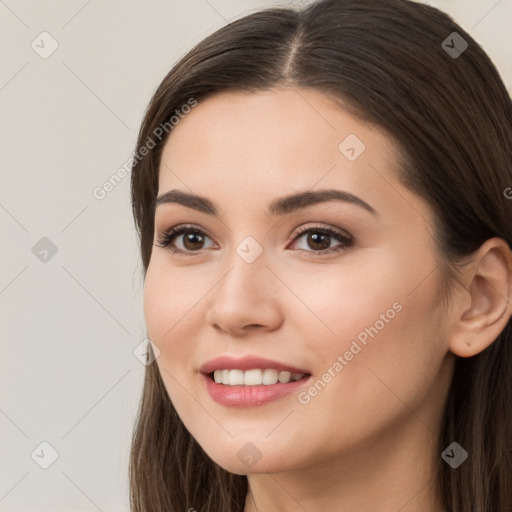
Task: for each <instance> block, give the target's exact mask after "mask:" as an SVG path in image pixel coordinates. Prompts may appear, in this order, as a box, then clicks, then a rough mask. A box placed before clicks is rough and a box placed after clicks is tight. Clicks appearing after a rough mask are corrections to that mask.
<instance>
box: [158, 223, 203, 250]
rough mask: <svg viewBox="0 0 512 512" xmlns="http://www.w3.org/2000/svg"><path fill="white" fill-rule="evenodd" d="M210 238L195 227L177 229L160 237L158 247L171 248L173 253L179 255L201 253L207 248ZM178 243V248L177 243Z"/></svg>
mask: <svg viewBox="0 0 512 512" xmlns="http://www.w3.org/2000/svg"><path fill="white" fill-rule="evenodd" d="M209 239H210V238H209V237H208V236H207V235H206V234H205V233H204V232H203V231H202V230H200V229H198V228H195V227H187V226H182V227H175V228H172V229H170V230H168V231H166V232H164V233H162V235H161V236H160V238H159V239H158V241H157V244H156V245H157V246H158V247H163V248H164V247H169V250H170V251H171V252H177V253H193V252H200V251H202V250H203V249H205V248H207V247H205V240H209ZM176 241H178V245H181V247H180V246H178V247H176V245H175V242H176Z"/></svg>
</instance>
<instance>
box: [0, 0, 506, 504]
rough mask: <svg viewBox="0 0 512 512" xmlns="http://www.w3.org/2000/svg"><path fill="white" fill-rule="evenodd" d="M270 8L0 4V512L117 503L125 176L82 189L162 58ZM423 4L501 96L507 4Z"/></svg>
mask: <svg viewBox="0 0 512 512" xmlns="http://www.w3.org/2000/svg"><path fill="white" fill-rule="evenodd" d="M278 3H280V4H286V2H278V1H272V0H243V1H234V0H209V1H206V0H187V1H185V0H182V1H177V0H166V1H163V0H152V1H149V2H142V1H134V0H104V1H100V0H89V1H86V0H67V1H63V0H62V1H57V0H53V1H50V0H37V1H36V0H0V34H1V35H0V38H1V44H0V54H1V62H2V65H1V67H0V119H1V124H0V126H1V134H0V137H1V141H2V144H1V155H0V156H1V161H0V169H1V173H2V174H1V177H2V186H1V189H0V225H1V233H0V235H1V240H2V246H1V247H2V250H1V255H2V256H1V265H0V318H1V324H0V325H1V343H2V345H1V347H2V351H1V357H0V378H1V381H0V389H1V390H2V391H1V394H0V429H1V430H0V432H1V447H2V448H1V460H2V462H1V464H0V511H12V512H14V511H34V510H37V511H40V512H43V511H52V512H59V511H97V510H100V511H110V512H115V511H126V510H128V487H127V474H128V473H127V465H128V450H129V442H130V435H131V431H132V426H133V422H134V416H135V412H136V409H137V405H138V401H139V398H140V394H141V389H142V378H143V373H144V365H143V364H142V363H141V362H140V361H139V359H137V357H136V355H135V354H134V352H133V351H134V350H135V351H136V353H138V354H139V355H140V354H141V351H140V350H139V352H137V347H138V346H139V345H140V344H141V342H142V341H143V340H144V334H145V330H144V321H143V314H142V281H141V276H140V265H139V260H138V252H137V250H138V248H137V245H136V238H135V232H134V228H133V223H132V217H131V210H130V203H129V175H128V176H127V177H126V178H125V179H124V180H123V181H121V183H119V184H118V185H117V186H116V187H115V188H114V189H113V190H112V191H110V192H109V193H108V194H106V195H105V197H104V198H103V199H97V198H96V197H95V196H94V194H93V191H94V190H95V188H96V187H99V186H101V185H102V184H103V183H104V182H105V181H107V180H108V179H109V178H110V176H111V175H112V174H114V173H115V172H116V171H117V170H118V169H119V168H120V167H121V166H122V165H123V164H124V163H125V162H126V160H127V159H128V157H129V156H130V155H131V153H132V151H133V148H134V144H135V140H136V135H137V131H138V128H139V123H140V121H141V118H142V114H143V111H144V109H145V107H146V105H147V103H148V101H149V99H150V97H151V94H152V92H153V91H154V89H155V88H156V86H157V85H158V84H159V82H160V80H161V79H162V78H163V76H164V75H165V74H166V73H167V72H168V70H169V69H170V68H171V66H172V65H173V63H174V62H175V61H176V60H177V59H178V58H179V57H180V56H182V55H183V54H184V53H185V52H186V51H187V50H188V49H189V48H190V47H191V46H192V45H193V44H194V43H196V42H197V41H199V40H200V39H202V38H203V37H204V36H206V35H207V34H209V33H211V32H212V31H213V30H215V29H217V28H220V27H221V26H223V25H224V24H226V23H227V22H228V21H229V20H231V19H234V18H237V17H239V16H241V15H242V14H244V13H247V12H249V11H252V10H256V9H258V8H262V7H265V6H269V5H276V4H278ZM287 3H290V2H287ZM296 3H300V2H296ZM429 3H431V4H433V5H435V6H438V7H440V8H442V9H443V10H445V11H446V12H448V13H450V14H451V15H452V16H453V17H454V18H455V20H456V21H458V22H459V23H460V24H461V25H462V26H463V27H464V28H465V29H466V30H468V31H469V32H470V33H471V34H472V35H473V36H474V37H475V38H476V40H477V41H478V42H479V43H480V44H481V45H482V46H483V47H484V49H486V51H487V52H488V53H489V55H490V56H491V58H492V59H493V60H494V62H495V63H496V65H497V67H498V69H499V70H500V72H501V73H502V76H503V78H504V80H505V82H506V84H507V86H508V88H509V89H510V86H511V84H512V44H511V38H510V26H511V22H512V0H501V1H498V2H497V1H496V0H471V1H468V0H445V1H441V0H440V1H437V2H434V1H431V2H429ZM43 31H46V32H48V33H49V34H50V36H47V35H43V36H40V34H41V32H43ZM406 36H407V37H414V34H413V33H411V34H404V37H406ZM32 44H33V45H34V46H35V48H37V52H39V53H37V52H36V50H35V49H33V47H32V46H31V45H32ZM52 44H54V45H55V44H58V48H57V50H56V51H55V52H54V53H53V54H51V55H50V56H48V57H47V58H42V57H41V56H40V55H41V54H43V55H44V52H49V50H51V48H52V46H51V45H52ZM43 237H46V238H47V239H49V240H50V241H51V244H53V247H54V249H53V251H55V250H56V251H57V252H56V253H55V254H53V253H52V249H51V247H50V246H49V245H48V241H47V240H43V241H41V239H42V238H43ZM34 246H35V248H34ZM45 251H47V252H45ZM42 260H43V261H42ZM43 442H46V443H49V445H51V447H53V448H51V447H50V446H49V445H46V444H43V445H41V443H43ZM52 450H55V451H56V452H57V453H58V457H57V458H56V460H55V461H53V463H51V462H52ZM50 463H51V465H49V467H48V468H47V469H43V468H42V467H41V464H42V465H48V464H50Z"/></svg>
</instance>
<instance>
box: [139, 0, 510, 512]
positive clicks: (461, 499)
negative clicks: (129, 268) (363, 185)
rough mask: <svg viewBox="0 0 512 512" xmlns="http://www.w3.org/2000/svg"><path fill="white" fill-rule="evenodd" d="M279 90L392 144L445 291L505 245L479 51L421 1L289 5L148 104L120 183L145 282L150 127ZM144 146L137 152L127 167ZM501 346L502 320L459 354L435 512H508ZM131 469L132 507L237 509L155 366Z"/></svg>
mask: <svg viewBox="0 0 512 512" xmlns="http://www.w3.org/2000/svg"><path fill="white" fill-rule="evenodd" d="M453 32H457V34H458V36H459V37H460V38H462V40H464V41H465V43H467V48H465V44H464V43H463V42H462V40H461V39H459V38H458V37H457V36H454V35H453ZM450 38H451V39H450ZM454 38H455V39H454ZM456 51H458V54H457V53H454V52H456ZM461 52H462V53H461ZM277 86H293V87H307V88H313V89H315V90H318V91H321V92H324V93H325V94H328V95H329V96H330V97H334V98H337V99H338V100H340V101H341V102H343V103H340V105H342V106H343V108H345V109H350V111H351V112H352V113H354V114H356V115H357V116H358V117H359V118H360V119H362V120H366V121H369V122H371V123H373V124H374V125H375V126H379V127H380V128H382V129H384V130H386V132H387V133H389V134H390V136H392V137H394V138H395V140H396V141H398V143H399V147H400V148H401V150H400V155H401V157H402V160H401V161H402V162H403V165H401V167H400V169H398V170H397V172H399V174H400V180H401V182H402V183H403V184H404V185H405V186H407V187H408V188H409V189H410V190H412V191H414V192H415V193H416V194H418V195H419V196H420V197H422V198H424V199H425V200H426V201H428V203H429V204H430V206H431V207H432V211H433V212H434V216H435V218H436V238H435V241H436V244H437V247H438V252H439V261H440V262H441V264H442V265H441V266H442V268H443V269H444V268H445V269H446V273H445V275H446V279H445V280H444V281H443V286H444V287H445V289H446V290H449V289H450V286H451V284H453V282H455V280H457V279H458V275H459V274H458V270H459V267H458V265H459V264H460V263H461V262H462V261H463V260H464V258H465V257H467V256H469V255H470V254H471V253H473V252H474V251H476V250H477V249H478V248H479V247H480V246H481V244H482V243H483V242H484V241H485V240H487V239H488V238H491V237H495V236H497V237H501V238H503V239H504V240H505V241H506V242H507V243H508V245H509V246H511V247H512V215H511V207H512V202H511V201H510V200H509V199H507V194H505V192H504V191H505V190H507V189H508V190H510V189H509V188H508V187H510V186H512V104H511V98H510V95H509V93H508V92H507V89H506V88H505V86H504V84H503V82H502V80H501V79H500V76H499V73H498V71H497V69H496V67H495V66H494V65H493V63H492V62H491V60H490V59H489V57H488V56H487V55H486V53H485V52H484V50H483V49H482V48H481V47H480V46H479V44H478V43H477V42H476V41H475V40H474V39H473V38H472V37H471V36H470V35H469V34H468V33H466V32H465V31H464V30H463V29H462V28H461V27H460V26H459V25H457V24H456V23H455V22H454V21H453V20H452V19H451V18H450V17H449V16H448V15H446V14H445V13H443V12H441V11H440V10H438V9H436V8H433V7H431V6H427V5H423V4H421V3H415V2H413V1H409V0H321V1H317V2H314V3H312V4H311V5H309V6H307V7H305V8H303V9H301V10H298V9H297V10H295V9H288V8H286V9H285V8H270V9H266V10H263V11H260V12H257V13H253V14H250V15H248V16H245V17H243V18H241V19H238V20H236V21H234V22H232V23H230V24H228V25H227V26H225V27H223V28H221V29H220V30H218V31H216V32H215V33H213V34H212V35H210V36H209V37H207V38H206V39H204V40H203V41H201V42H200V43H199V44H198V45H196V46H195V47H194V48H193V49H192V50H191V51H189V52H188V53H187V54H186V55H185V56H184V57H183V58H182V59H181V60H180V61H179V62H178V63H177V64H176V65H175V66H174V67H173V68H172V69H171V71H170V72H169V73H168V74H167V76H166V77H165V78H164V79H163V81H162V83H161V84H160V86H159V87H158V89H157V90H156V92H155V93H154V95H153V98H152V99H151V102H150V104H149V107H148V109H147V111H146V113H145V117H144V120H143V122H142V126H141V129H140V133H139V137H138V142H137V153H136V158H135V159H134V162H133V166H132V176H131V199H132V206H133V215H134V219H135V224H136V228H137V232H138V236H139V238H140V248H141V257H142V263H143V267H144V277H145V275H146V270H147V267H148V264H149V261H150V257H151V250H152V244H153V236H154V233H153V229H154V208H155V198H156V196H157V192H158V169H159V164H160V155H161V152H162V148H163V146H164V144H165V141H166V139H167V137H168V136H169V134H172V130H171V129H170V128H171V127H169V126H167V127H166V129H165V133H164V134H163V136H162V133H163V132H162V130H161V128H160V131H158V130H159V127H162V126H166V125H165V123H167V125H169V119H170V117H171V116H172V115H173V113H175V111H176V110H180V109H182V108H183V105H186V104H187V103H188V104H190V102H191V99H192V101H198V102H200V101H201V100H203V99H205V98H207V97H208V96H211V95H212V94H215V93H217V92H220V91H228V90H237V91H248V92H256V91H260V90H268V89H270V88H273V87H277ZM192 115H193V114H192ZM167 128H168V129H167ZM157 134H159V136H157ZM149 139H151V140H152V141H153V143H152V145H151V149H150V150H149V152H148V153H147V155H145V156H144V157H141V156H140V154H141V152H140V150H141V148H143V146H144V145H146V147H147V146H148V140H149ZM153 146H154V147H153ZM511 350H512V326H511V322H510V321H509V322H508V324H507V326H506V328H505V329H504V330H503V331H502V332H501V334H500V336H499V337H498V338H497V339H496V340H495V342H494V343H492V344H491V345H490V346H489V347H488V348H487V349H486V350H484V351H483V352H481V353H480V354H478V355H476V356H474V357H470V358H457V361H456V365H455V372H454V375H453V381H452V384H451V388H450V391H449V396H448V400H447V403H446V410H445V414H444V419H443V424H442V430H441V436H440V439H439V457H438V459H439V463H438V468H437V469H438V473H437V475H438V476H437V479H438V481H437V485H438V490H439V493H440V495H441V496H442V497H443V500H444V504H445V507H446V509H447V510H449V511H453V512H475V511H478V512H505V511H511V510H512V351H511ZM452 441H457V442H458V443H459V444H460V445H461V446H462V447H463V448H464V449H465V450H466V451H467V452H468V453H469V454H470V456H469V458H468V459H467V460H466V461H465V462H464V463H463V464H462V465H461V466H460V467H458V468H457V469H452V468H451V467H450V466H449V465H448V464H446V463H444V462H443V461H442V459H441V456H440V455H441V452H442V451H443V450H444V449H445V448H446V447H447V446H448V445H449V444H450V443H451V442H452ZM129 470H130V502H131V509H132V511H133V512H174V511H176V512H177V511H180V512H182V511H187V510H189V509H195V510H197V511H200V512H220V511H222V512H240V511H242V510H243V508H244V503H245V498H246V494H247V491H248V483H247V477H246V476H245V475H235V474H231V473H228V472H227V471H225V470H224V469H222V468H221V467H220V466H218V465H217V464H216V463H214V462H213V461H212V460H211V459H210V458H209V457H208V456H207V455H206V453H205V452H204V451H203V450H202V448H201V447H200V446H199V445H198V443H197V442H196V441H195V440H194V438H193V437H192V436H191V435H190V434H189V432H188V431H187V430H186V428H185V427H184V425H183V423H182V422H181V420H180V418H179V416H178V414H177V413H176V410H175V409H174V407H173V405H172V403H171V401H170V399H169V397H168V395H167V392H166V390H165V388H164V385H163V382H162V379H161V376H160V374H159V371H158V367H157V365H156V363H153V364H151V365H148V366H147V367H146V376H145V382H144V389H143V394H142V398H141V403H140V410H139V414H138V417H137V423H136V425H135V428H134V432H133V440H132V447H131V456H130V468H129Z"/></svg>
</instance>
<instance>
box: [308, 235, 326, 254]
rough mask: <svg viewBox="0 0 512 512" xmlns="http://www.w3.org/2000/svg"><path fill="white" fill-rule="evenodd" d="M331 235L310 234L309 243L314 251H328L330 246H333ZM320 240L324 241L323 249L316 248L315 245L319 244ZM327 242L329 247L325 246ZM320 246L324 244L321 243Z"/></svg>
mask: <svg viewBox="0 0 512 512" xmlns="http://www.w3.org/2000/svg"><path fill="white" fill-rule="evenodd" d="M330 238H331V237H330V235H328V234H325V233H321V234H318V233H309V234H308V243H309V244H311V243H312V245H311V247H312V248H313V249H319V250H323V249H328V248H329V246H330V245H331V241H330ZM320 239H323V242H324V244H323V245H324V246H323V247H315V244H317V243H318V242H319V240H320ZM326 240H327V245H325V241H326ZM320 244H321V245H322V243H321V242H320Z"/></svg>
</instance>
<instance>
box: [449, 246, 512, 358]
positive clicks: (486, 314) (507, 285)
mask: <svg viewBox="0 0 512 512" xmlns="http://www.w3.org/2000/svg"><path fill="white" fill-rule="evenodd" d="M463 274H464V277H463V282H464V285H465V286H464V289H463V290H462V292H461V293H460V294H457V295H456V297H454V300H455V304H454V312H455V316H454V321H453V322H452V323H451V325H450V326H449V329H450V332H449V348H450V350H451V352H453V353H454V354H455V355H457V356H460V357H471V356H474V355H476V354H479V353H480V352H482V351H483V350H485V349H486V348H487V347H488V346H490V345H491V344H492V343H493V342H494V341H495V340H496V338H497V337H498V336H499V334H500V333H501V332H502V331H503V329H504V328H505V327H506V325H507V323H508V321H509V319H510V317H511V316H512V251H511V250H510V247H509V246H508V244H507V242H506V241H505V240H504V239H502V238H497V237H495V238H490V239H489V240H486V241H485V243H484V244H482V246H481V247H480V248H479V249H478V250H477V251H476V252H475V253H474V257H473V259H472V261H471V263H469V264H468V265H467V267H466V268H464V270H463Z"/></svg>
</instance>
